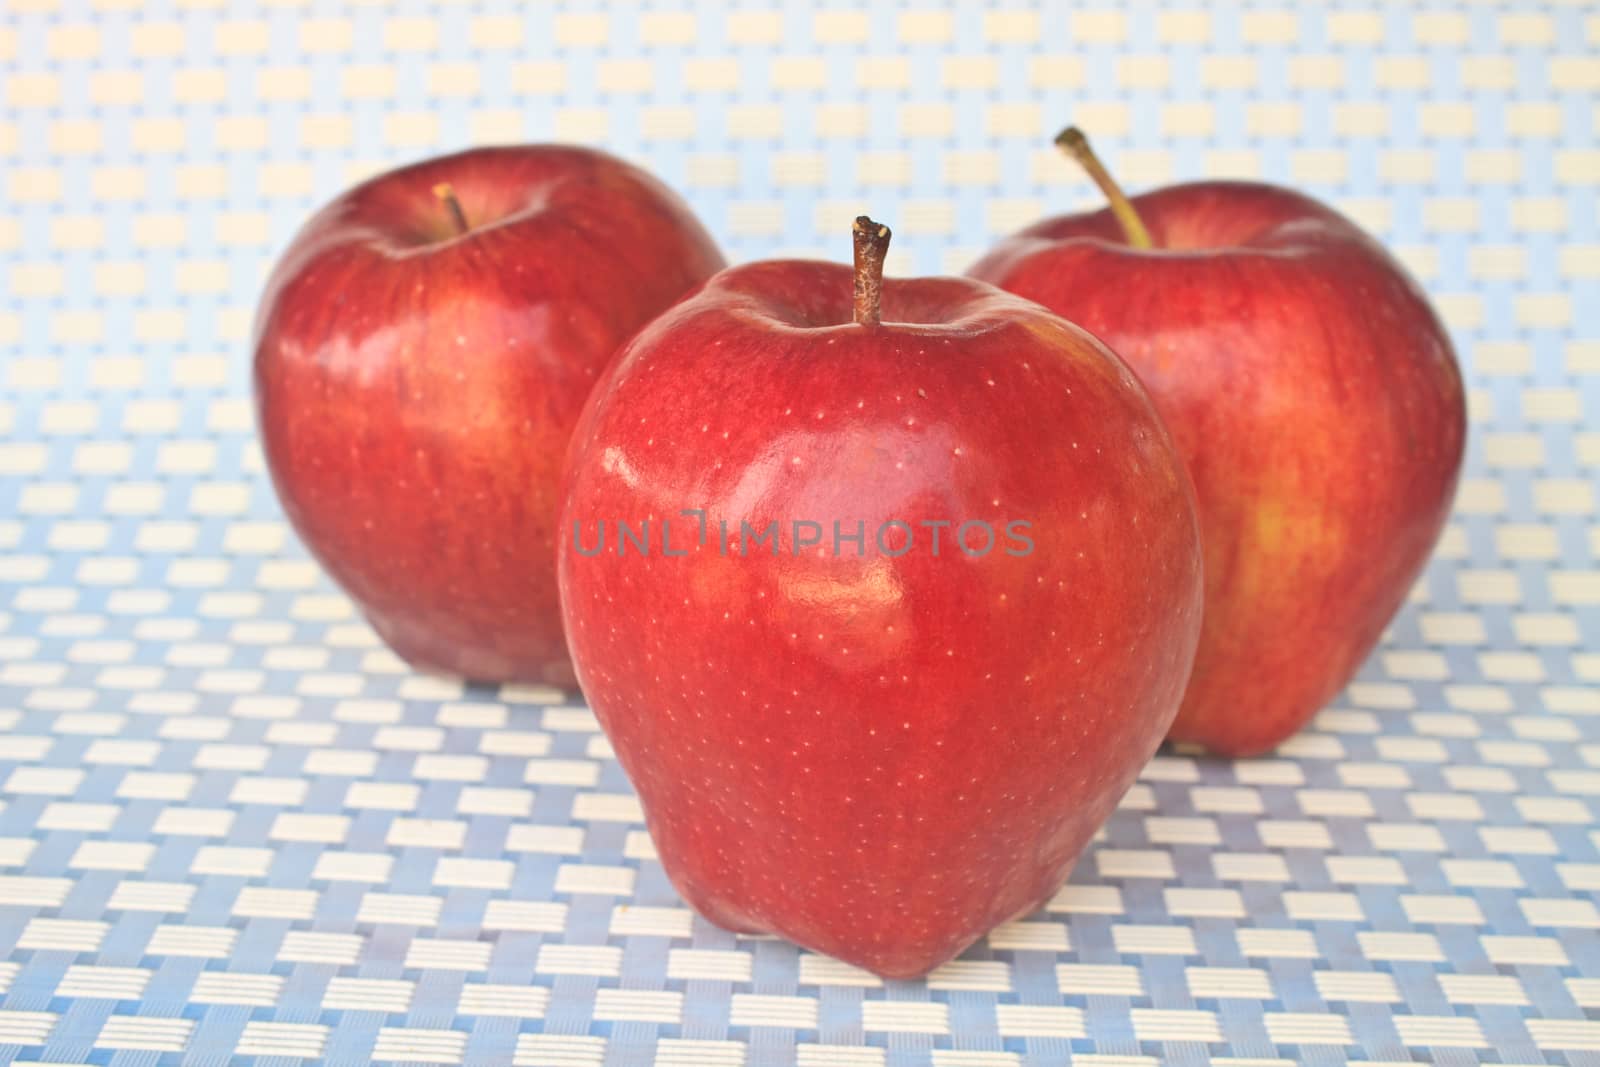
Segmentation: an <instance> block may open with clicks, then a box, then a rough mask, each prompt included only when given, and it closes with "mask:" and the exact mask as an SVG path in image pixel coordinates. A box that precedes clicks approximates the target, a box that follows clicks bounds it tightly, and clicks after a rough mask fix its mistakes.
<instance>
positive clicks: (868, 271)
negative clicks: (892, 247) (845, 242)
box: [850, 215, 893, 326]
mask: <svg viewBox="0 0 1600 1067" xmlns="http://www.w3.org/2000/svg"><path fill="white" fill-rule="evenodd" d="M891 236H893V235H892V234H890V232H889V227H887V226H885V225H884V224H883V223H881V222H873V221H872V220H871V219H869V218H867V217H866V216H865V215H858V216H857V217H856V221H855V222H854V224H852V225H851V227H850V239H851V241H852V242H853V243H854V245H855V253H856V255H855V264H856V285H855V300H854V305H855V320H856V322H859V323H862V324H863V325H867V326H875V325H877V324H878V323H879V322H882V321H883V311H882V305H883V257H884V256H886V255H888V254H889V238H890V237H891Z"/></svg>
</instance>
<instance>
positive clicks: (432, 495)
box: [255, 145, 723, 684]
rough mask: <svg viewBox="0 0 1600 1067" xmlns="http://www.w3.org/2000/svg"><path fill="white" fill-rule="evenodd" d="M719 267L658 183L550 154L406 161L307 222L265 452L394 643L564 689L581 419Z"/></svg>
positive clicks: (474, 676)
mask: <svg viewBox="0 0 1600 1067" xmlns="http://www.w3.org/2000/svg"><path fill="white" fill-rule="evenodd" d="M441 182H447V183H449V184H450V185H451V186H452V187H453V189H454V191H455V194H456V196H457V197H458V199H459V201H460V203H461V205H462V207H463V209H464V212H465V215H466V217H467V219H468V222H469V224H470V225H471V226H472V227H473V228H472V229H471V230H470V232H468V233H466V234H465V235H459V232H458V230H457V229H456V227H455V224H454V223H453V222H452V219H451V215H450V213H449V211H448V209H447V205H446V204H445V203H444V202H443V201H441V200H440V199H439V197H438V196H436V195H435V194H434V191H433V189H434V186H435V185H437V184H438V183H441ZM722 265H723V261H722V257H721V254H720V253H719V252H718V251H717V248H716V246H715V245H714V244H713V243H712V241H711V239H710V237H708V236H707V235H706V233H705V231H704V230H703V229H702V228H701V227H700V225H699V223H698V222H696V221H695V219H694V218H693V216H692V215H691V214H690V213H689V210H688V208H687V207H686V206H685V205H684V204H683V203H682V201H680V200H679V199H678V197H677V196H676V195H675V194H673V193H672V192H671V191H670V190H668V189H667V188H666V187H665V186H663V185H662V184H661V183H659V182H658V181H656V180H655V179H654V178H652V177H650V176H649V175H647V174H645V173H644V172H643V171H641V170H639V169H638V168H636V167H633V166H630V165H628V164H626V163H624V162H622V161H621V160H619V159H615V158H613V157H611V156H608V155H605V154H603V153H600V152H595V151H591V150H588V149H581V148H571V147H561V146H548V145H543V146H541V145H534V146H523V147H508V148H485V149H477V150H474V151H469V152H463V153H461V154H458V155H453V156H447V157H443V158H440V159H435V160H431V161H428V162H424V163H419V164H416V165H413V166H408V167H404V168H401V169H399V170H396V171H392V172H390V173H388V174H385V175H382V176H380V177H377V178H374V179H372V180H371V181H368V182H366V183H365V184H362V185H360V186H357V187H356V188H354V189H351V190H350V191H349V192H347V193H345V194H344V195H342V196H340V197H339V198H338V199H336V200H335V201H333V202H332V203H331V204H329V205H328V206H327V207H325V208H324V209H323V210H322V211H321V212H320V213H318V214H317V215H316V216H315V217H314V218H313V219H312V220H311V221H310V222H309V223H308V224H307V225H306V226H305V228H304V229H303V230H301V231H300V233H299V235H298V236H297V237H296V238H295V239H294V242H293V243H292V244H291V246H290V247H289V249H288V251H287V252H286V253H285V254H284V257H283V259H282V260H281V261H280V262H279V264H278V266H277V269H276V270H275V272H274V273H273V275H272V278H271V280H270V281H269V283H268V286H267V290H266V294H265V296H264V297H263V299H262V304H261V309H260V313H259V315H258V317H257V325H256V342H255V389H256V402H257V415H258V424H259V426H260V430H261V439H262V444H263V446H264V449H265V453H266V460H267V466H268V469H269V470H270V471H271V474H272V480H273V483H274V485H275V486H276V488H277V491H278V497H279V499H280V500H281V501H282V503H283V508H284V511H285V512H286V513H287V514H288V516H289V519H290V521H291V522H292V523H293V525H294V528H295V530H296V531H297V532H298V533H299V535H300V537H301V539H302V540H304V541H305V543H306V545H307V547H308V548H309V549H310V550H311V552H312V554H313V555H314V556H315V557H316V558H317V559H318V561H319V562H321V564H322V565H323V566H324V567H325V568H326V569H327V570H328V573H329V574H331V575H332V576H333V578H334V579H335V580H336V581H337V582H338V583H339V584H340V585H341V586H342V587H343V588H344V589H345V590H346V591H347V592H348V593H349V594H350V596H351V597H352V598H354V600H355V601H356V602H357V603H358V604H359V605H360V607H361V609H362V610H363V611H364V612H365V613H366V616H367V618H368V619H369V620H370V621H371V622H372V625H373V627H374V629H376V630H377V632H378V633H379V634H380V635H381V636H382V637H383V639H384V640H385V641H386V642H387V643H388V644H389V645H390V647H391V648H393V649H394V650H395V652H397V653H398V654H399V655H400V656H402V657H403V658H405V659H406V660H408V661H409V662H411V663H412V664H414V665H415V666H418V667H421V668H424V669H431V670H438V671H443V672H447V673H450V674H456V675H462V676H465V677H467V678H469V679H471V680H474V681H482V682H549V683H554V684H571V682H572V673H571V667H570V664H569V661H568V657H567V654H566V649H565V643H564V642H563V640H562V634H561V622H560V610H559V604H558V601H557V595H556V581H555V527H554V523H555V521H556V515H557V511H558V508H559V498H558V489H559V483H560V474H561V461H562V458H563V456H564V455H565V449H566V443H567V440H568V438H569V436H570V434H571V430H572V426H573V423H574V422H575V421H576V420H577V416H578V412H579V410H580V408H581V407H582V405H583V401H584V399H585V398H586V397H587V396H588V393H589V389H590V388H591V387H592V385H593V384H594V381H595V379H596V377H597V376H598V375H599V373H600V370H601V368H602V367H604V366H605V364H606V362H607V360H609V359H610V358H611V356H612V355H613V354H614V353H615V352H616V349H617V348H618V346H619V345H620V344H621V343H622V342H623V341H624V340H626V339H627V338H628V336H629V335H631V334H632V333H633V332H634V331H635V330H637V329H638V328H639V327H640V326H642V325H643V324H644V323H646V322H648V321H649V320H650V319H651V318H653V317H654V316H655V315H657V314H659V313H660V312H661V311H662V310H664V309H665V308H666V307H667V306H668V305H670V304H671V303H672V302H673V301H675V300H677V299H678V298H679V297H680V296H682V295H683V294H684V293H685V292H687V291H688V290H689V289H690V288H692V287H693V286H695V285H696V284H698V283H700V282H702V281H704V280H705V279H706V278H708V277H709V276H710V275H712V274H713V273H715V272H716V271H717V270H719V269H720V268H721V267H722Z"/></svg>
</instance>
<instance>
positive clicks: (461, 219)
mask: <svg viewBox="0 0 1600 1067" xmlns="http://www.w3.org/2000/svg"><path fill="white" fill-rule="evenodd" d="M433 195H434V196H436V197H438V198H439V199H440V200H441V201H442V202H443V203H444V206H445V207H447V208H449V209H450V218H451V219H452V220H453V221H454V222H455V224H456V232H457V233H466V232H467V231H468V230H470V229H472V227H471V226H469V225H467V213H466V212H465V211H462V210H461V201H459V200H457V199H456V191H455V187H454V186H452V185H451V184H450V183H449V182H440V183H439V184H438V185H435V186H434V187H433Z"/></svg>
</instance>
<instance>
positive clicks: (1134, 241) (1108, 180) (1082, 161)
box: [1056, 126, 1155, 248]
mask: <svg viewBox="0 0 1600 1067" xmlns="http://www.w3.org/2000/svg"><path fill="white" fill-rule="evenodd" d="M1056 145H1057V147H1059V148H1060V149H1061V150H1062V151H1063V152H1065V153H1066V154H1067V155H1069V156H1071V157H1072V158H1073V159H1074V160H1075V161H1076V162H1077V164H1078V166H1080V167H1082V168H1083V169H1084V172H1085V173H1086V174H1088V175H1089V177H1090V178H1092V179H1093V180H1094V183H1095V184H1096V185H1098V186H1099V187H1100V191H1101V192H1102V193H1104V194H1105V196H1106V201H1107V202H1108V203H1109V204H1110V205H1111V213H1112V214H1113V215H1115V216H1116V217H1117V222H1118V223H1119V224H1120V225H1121V226H1122V233H1123V236H1124V237H1126V238H1127V239H1128V244H1130V245H1132V246H1133V247H1134V248H1154V247H1155V242H1154V241H1152V240H1151V239H1150V231H1149V230H1147V229H1145V225H1144V220H1143V219H1141V218H1140V217H1139V212H1138V210H1137V209H1136V208H1135V207H1134V206H1133V201H1131V200H1129V199H1128V194H1126V193H1124V192H1123V191H1122V186H1120V185H1118V184H1117V180H1116V179H1115V178H1113V177H1112V176H1111V172H1110V171H1108V170H1106V167H1105V164H1104V163H1101V162H1100V157H1099V156H1097V155H1095V154H1094V149H1093V148H1090V147H1089V138H1088V137H1086V136H1084V133H1083V131H1082V130H1080V129H1078V127H1076V126H1068V127H1067V128H1066V129H1064V130H1062V131H1061V132H1060V133H1058V134H1056Z"/></svg>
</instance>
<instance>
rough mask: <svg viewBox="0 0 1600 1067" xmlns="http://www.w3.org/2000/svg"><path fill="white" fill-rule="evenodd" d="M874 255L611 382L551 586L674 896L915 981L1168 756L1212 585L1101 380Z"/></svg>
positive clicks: (878, 247)
mask: <svg viewBox="0 0 1600 1067" xmlns="http://www.w3.org/2000/svg"><path fill="white" fill-rule="evenodd" d="M857 228H858V238H859V239H860V240H861V242H862V247H860V248H858V253H859V257H860V258H859V259H858V266H857V271H856V274H855V275H854V276H852V273H851V271H850V270H849V269H848V268H846V267H843V266H837V265H833V264H828V263H815V262H794V261H789V262H766V263H753V264H750V265H747V266H742V267H736V268H733V269H731V270H727V271H724V272H723V273H721V274H719V275H717V276H716V277H715V278H713V279H712V280H711V281H710V282H708V283H707V284H706V286H705V287H703V288H702V289H701V290H699V291H698V292H697V293H696V294H695V295H694V296H692V297H690V298H689V299H687V300H685V301H684V302H683V303H681V304H679V305H678V306H677V307H675V308H674V309H673V310H671V311H669V312H667V313H666V314H665V315H664V316H662V317H661V318H659V319H657V320H656V321H655V322H653V323H652V324H651V325H650V326H648V327H646V328H645V329H644V330H643V331H641V332H640V333H639V335H638V336H636V337H635V338H634V339H633V340H632V341H631V342H630V343H629V344H628V345H627V346H626V347H625V348H624V349H623V350H622V352H621V353H619V355H618V357H617V359H616V361H615V362H613V363H612V364H611V366H610V367H609V368H608V369H607V372H606V374H605V375H604V377H603V378H602V380H601V382H600V384H599V385H598V386H597V387H596V390H595V393H594V395H593V396H592V397H591V398H590V400H589V403H588V404H587V406H586V407H585V409H584V414H583V416H582V418H581V419H580V422H579V425H578V429H577V430H576V431H575V433H574V437H573V444H572V451H571V453H570V454H569V459H568V468H567V480H566V486H567V498H566V503H565V505H564V509H563V512H562V515H563V517H562V538H561V545H560V563H559V571H560V579H561V593H562V607H563V613H564V617H565V619H566V625H567V633H568V637H569V640H570V641H571V647H572V652H573V659H574V663H575V665H576V667H577V671H578V677H579V680H580V682H581V684H582V686H583V691H584V693H585V695H586V696H587V697H588V699H589V702H590V704H591V705H592V706H593V708H594V710H595V713H596V715H598V717H599V719H600V723H601V725H602V726H603V727H604V728H605V730H606V733H607V734H608V736H609V737H610V738H611V741H612V743H613V744H614V746H615V748H616V751H617V755H618V758H619V759H620V760H621V762H622V765H623V768H624V769H625V770H626V771H627V773H628V775H629V776H630V778H631V779H632V781H633V784H634V785H635V787H636V788H637V789H638V792H639V796H640V799H641V800H642V802H643V804H644V810H645V815H646V818H647V820H648V823H649V827H650V831H651V834H652V835H653V837H654V839H655V841H656V844H657V846H658V849H659V852H660V855H661V860H662V863H663V865H664V866H665V868H666V871H667V874H668V875H669V876H670V877H671V878H672V880H673V882H674V884H675V885H676V886H677V887H678V889H679V890H680V891H681V892H682V894H683V896H684V897H685V898H686V899H687V900H688V901H689V902H690V903H691V904H692V905H694V907H696V908H698V909H699V910H700V911H701V912H702V913H703V914H704V915H706V916H707V917H708V918H709V919H711V920H712V921H713V922H716V923H718V924H720V925H722V926H724V927H727V928H729V929H732V930H737V931H747V932H750V931H766V932H775V933H778V934H781V935H783V936H785V937H787V938H790V939H791V940H793V941H796V942H798V943H799V944H801V945H803V946H806V947H808V948H812V949H815V950H818V951H821V952H825V953H829V954H831V955H833V956H836V957H838V958H840V959H843V960H847V961H849V962H851V963H855V964H858V965H860V966H863V967H866V968H869V969H871V970H873V971H875V972H877V973H879V974H883V975H888V976H910V975H917V974H921V973H923V972H925V971H927V970H929V969H930V968H932V967H934V966H935V965H937V964H939V963H941V962H943V961H945V960H947V959H949V958H951V957H952V956H954V955H955V954H956V953H958V952H960V951H961V950H962V949H963V948H965V947H966V946H967V945H969V944H971V943H972V942H973V941H974V940H976V939H977V938H979V937H981V936H982V935H983V934H984V933H985V932H987V931H988V930H989V929H990V928H991V927H993V926H995V925H996V924H998V923H1000V922H1003V921H1006V920H1008V919H1011V918H1013V917H1015V916H1017V915H1020V914H1023V913H1026V912H1028V911H1030V910H1032V909H1034V908H1036V907H1037V906H1039V904H1040V903H1041V902H1043V901H1044V900H1045V899H1047V898H1048V897H1049V896H1050V894H1051V893H1053V892H1054V891H1055V890H1056V889H1057V888H1058V887H1059V886H1060V885H1061V883H1062V882H1063V880H1064V879H1065V878H1066V877H1067V874H1068V872H1069V870H1070V869H1071V867H1072V864H1073V862H1074V860H1076V858H1077V857H1078V854H1079V853H1080V851H1081V850H1082V849H1083V848H1084V845H1085V844H1086V843H1087V842H1088V841H1089V839H1090V837H1091V836H1092V835H1093V834H1094V832H1095V831H1096V829H1097V828H1098V827H1099V826H1100V825H1101V823H1102V822H1103V820H1105V818H1106V817H1107V816H1108V815H1109V814H1110V812H1111V810H1112V808H1113V807H1114V806H1115V804H1116V803H1117V801H1118V799H1119V798H1120V797H1121V796H1122V794H1123V793H1124V791H1125V790H1126V789H1127V788H1128V786H1129V784H1130V783H1131V782H1132V781H1133V780H1134V777H1135V776H1136V775H1137V774H1138V772H1139V770H1140V768H1141V767H1142V766H1143V765H1144V763H1145V761H1146V760H1147V759H1148V758H1149V757H1150V755H1151V754H1152V753H1153V752H1154V751H1155V749H1156V746H1157V744H1158V743H1159V742H1160V740H1161V737H1162V735H1163V734H1164V733H1165V731H1166V728H1167V725H1168V723H1169V722H1170V720H1171V716H1172V714H1173V713H1174V711H1175V710H1176V706H1177V701H1178V699H1179V695H1180V694H1181V692H1182V689H1183V684H1184V681H1185V680H1186V679H1187V677H1188V672H1189V667H1190V661H1191V656H1192V654H1193V649H1194V644H1195V641H1196V640H1197V635H1198V630H1199V610H1200V596H1201V579H1200V554H1199V541H1198V529H1197V524H1196V519H1195V516H1194V512H1193V504H1192V500H1191V490H1190V487H1189V485H1188V481H1187V479H1186V477H1185V475H1184V472H1183V468H1182V462H1181V460H1180V459H1179V457H1178V455H1177V452H1176V450H1175V449H1174V447H1173V445H1172V443H1171V441H1170V440H1169V438H1168V435H1167V432H1166V430H1165V429H1164V428H1163V427H1162V425H1161V422H1160V420H1159V418H1158V417H1157V416H1156V414H1155V411H1154V409H1153V408H1152V406H1151V404H1150V402H1149V400H1148V399H1147V398H1146V396H1145V395H1144V392H1143V390H1142V389H1141V387H1140V386H1139V384H1138V382H1137V380H1136V379H1135V378H1134V376H1133V375H1132V374H1131V373H1130V372H1129V371H1128V370H1127V368H1125V367H1124V366H1123V364H1122V363H1121V362H1120V361H1119V360H1118V359H1117V358H1116V357H1115V356H1114V355H1113V354H1112V353H1111V352H1110V351H1109V350H1108V349H1106V348H1105V347H1104V346H1103V345H1101V344H1100V343H1099V342H1097V341H1095V340H1094V339H1093V338H1091V337H1090V336H1089V335H1088V334H1086V333H1084V332H1083V331H1081V330H1079V329H1077V328H1076V327H1074V326H1073V325H1071V324H1070V323H1068V322H1065V321H1063V320H1062V319H1060V318H1058V317H1057V316H1055V315H1053V314H1051V313H1050V312H1048V311H1046V310H1045V309H1044V308H1041V307H1039V306H1038V305H1036V304H1032V303H1029V302H1027V301H1024V300H1019V299H1017V298H1016V297H1013V296H1010V295H1008V294H1006V293H1002V292H1001V291H1000V290H998V289H995V288H993V287H991V286H988V285H985V284H983V283H981V282H975V281H971V280H967V279H958V278H927V279H919V280H905V281H888V282H881V271H882V252H883V247H884V246H886V245H887V238H888V230H887V229H884V228H881V227H879V226H878V224H876V223H872V222H870V220H865V219H862V220H858V222H857ZM880 282H881V286H880ZM853 285H854V288H855V299H854V314H853V313H852V287H853ZM880 298H881V321H880V315H879V307H880V305H879V300H880ZM852 319H853V321H852ZM941 523H942V524H945V525H938V524H941ZM774 524H775V525H774ZM836 524H837V525H836ZM986 530H987V532H986ZM857 534H859V535H860V537H861V540H860V551H859V552H858V550H857V543H856V541H855V537H856V535H857ZM619 535H620V536H619ZM935 536H937V537H938V538H939V540H938V541H937V542H936V541H935V540H934V538H935ZM601 537H604V538H605V541H604V544H603V547H602V546H600V545H599V539H600V538H601ZM724 545H726V547H724Z"/></svg>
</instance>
